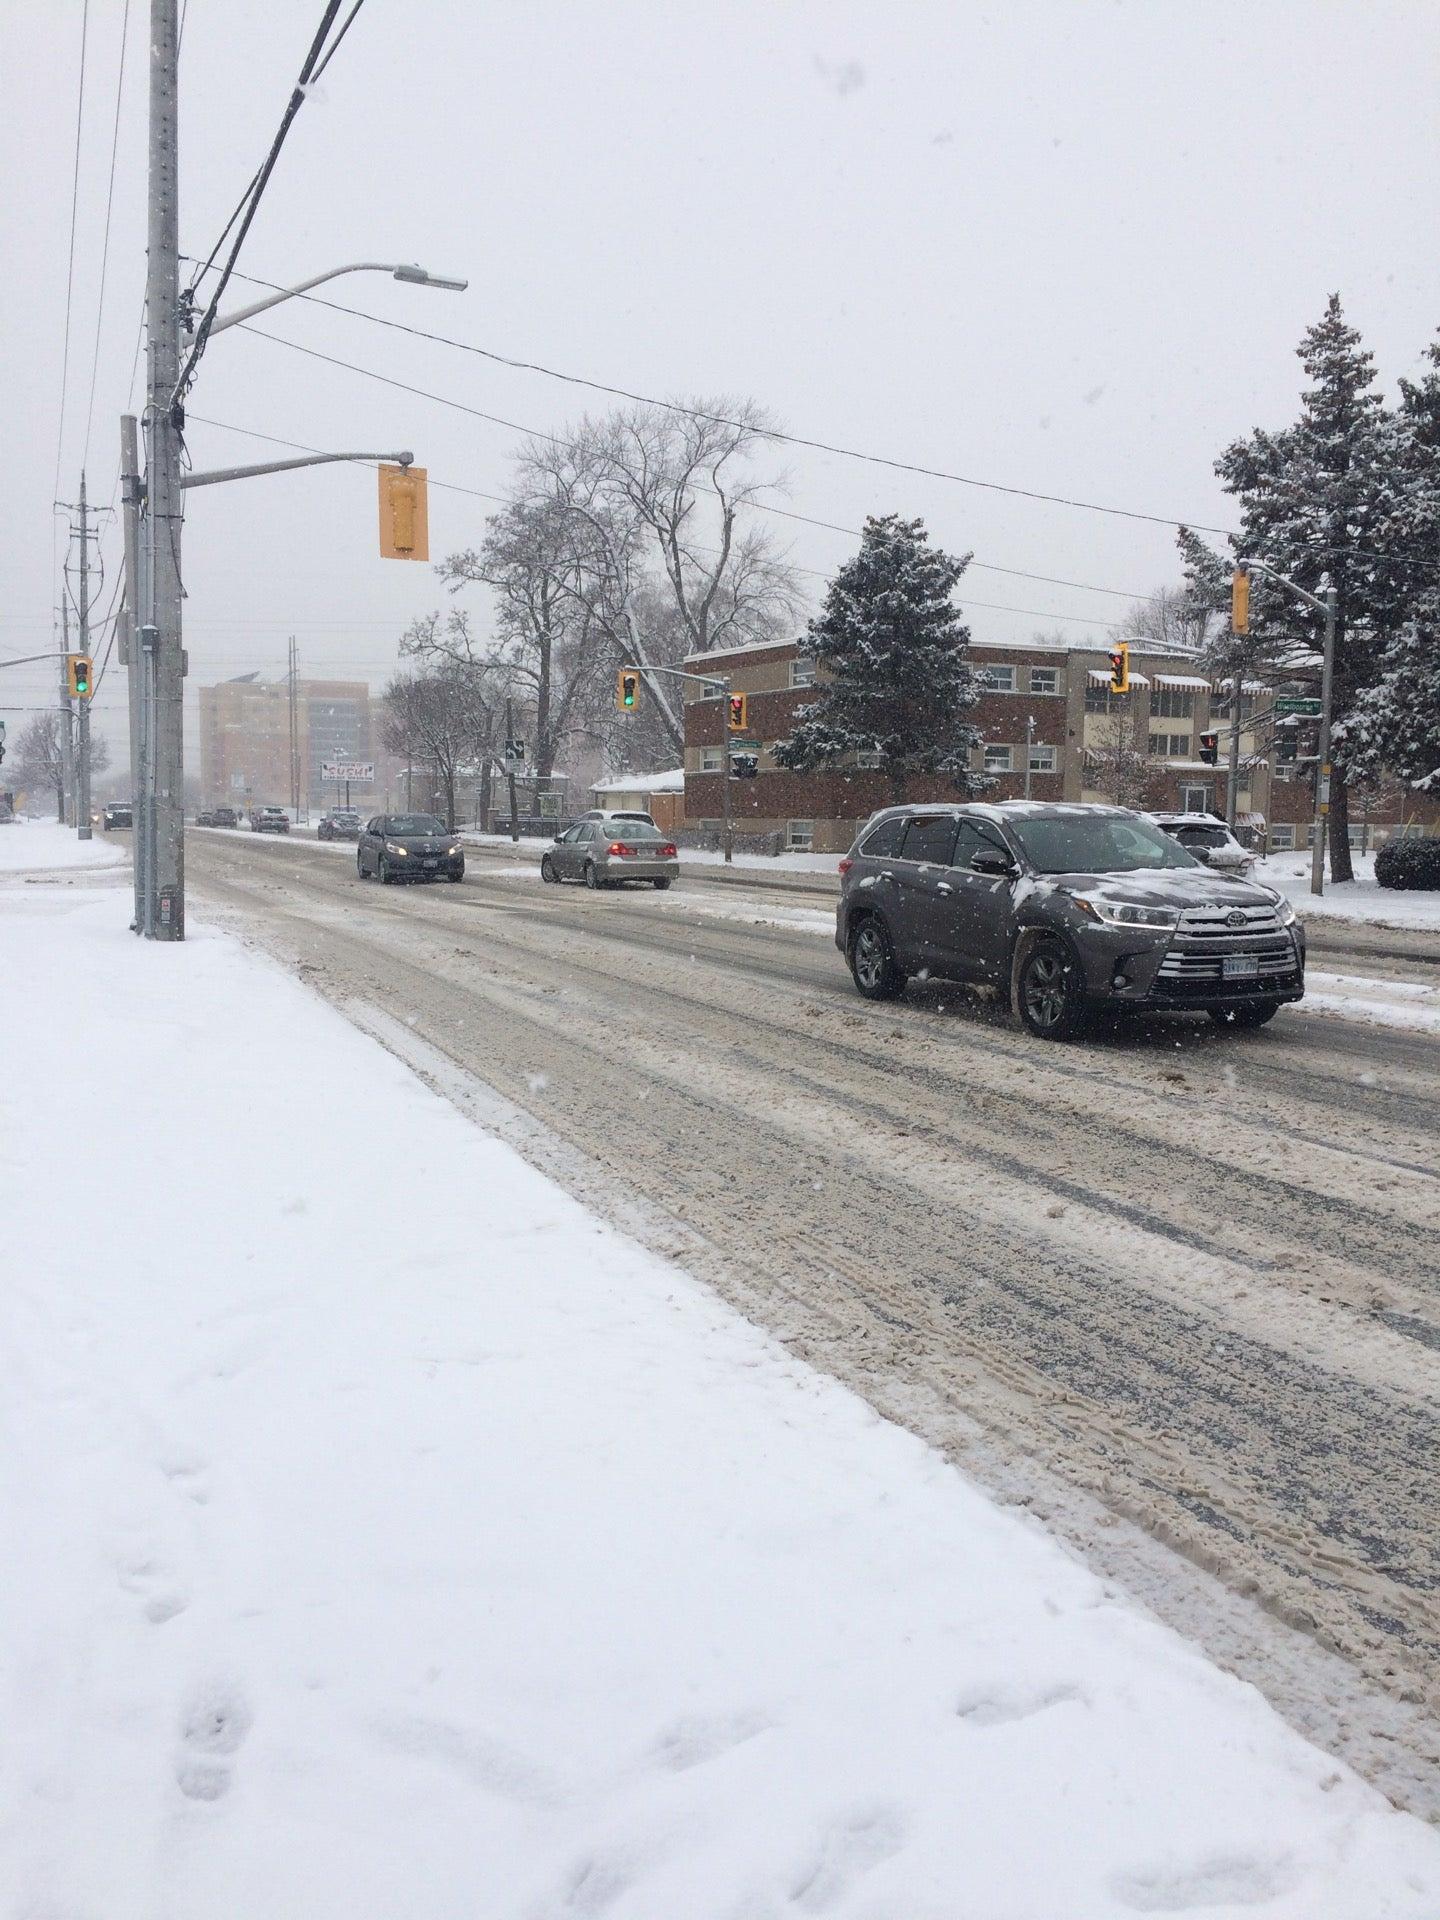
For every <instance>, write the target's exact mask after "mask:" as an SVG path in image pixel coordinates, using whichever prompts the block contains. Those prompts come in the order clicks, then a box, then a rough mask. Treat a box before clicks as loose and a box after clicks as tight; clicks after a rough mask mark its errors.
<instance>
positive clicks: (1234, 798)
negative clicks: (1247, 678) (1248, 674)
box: [1225, 654, 1254, 833]
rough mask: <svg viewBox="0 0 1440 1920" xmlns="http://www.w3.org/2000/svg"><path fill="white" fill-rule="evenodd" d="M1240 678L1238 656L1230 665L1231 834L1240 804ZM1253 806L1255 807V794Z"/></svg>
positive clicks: (1227, 782)
mask: <svg viewBox="0 0 1440 1920" xmlns="http://www.w3.org/2000/svg"><path fill="white" fill-rule="evenodd" d="M1240 676H1241V662H1240V656H1239V655H1238V654H1236V655H1235V656H1234V657H1233V658H1232V660H1231V663H1230V763H1229V767H1228V769H1227V771H1226V774H1225V824H1226V826H1227V827H1229V829H1230V831H1231V833H1234V831H1235V814H1236V810H1237V808H1238V806H1239V802H1240V698H1241V690H1242V687H1243V682H1242V680H1241V677H1240ZM1251 805H1252V806H1253V805H1254V794H1253V793H1252V794H1251Z"/></svg>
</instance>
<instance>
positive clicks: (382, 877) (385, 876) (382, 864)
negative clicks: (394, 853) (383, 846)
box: [375, 853, 390, 887]
mask: <svg viewBox="0 0 1440 1920" xmlns="http://www.w3.org/2000/svg"><path fill="white" fill-rule="evenodd" d="M375 878H376V879H377V880H378V881H379V882H380V884H381V886H382V887H388V886H389V884H390V862H389V861H388V860H387V859H386V858H385V856H384V854H383V853H382V854H381V856H380V858H379V860H378V861H377V862H376V866H375Z"/></svg>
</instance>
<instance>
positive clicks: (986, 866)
mask: <svg viewBox="0 0 1440 1920" xmlns="http://www.w3.org/2000/svg"><path fill="white" fill-rule="evenodd" d="M970 871H971V872H972V873H993V874H995V875H996V876H997V877H999V878H1003V879H1006V880H1008V879H1009V878H1010V876H1011V875H1012V874H1013V873H1014V872H1015V862H1014V861H1013V860H1012V859H1011V858H1010V856H1009V854H1008V853H1002V852H1001V851H1000V849H999V848H998V847H996V848H995V850H994V852H993V853H992V852H991V851H989V849H982V851H981V852H979V853H975V854H972V855H971V856H970Z"/></svg>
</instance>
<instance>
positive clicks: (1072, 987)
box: [1010, 935, 1085, 1040]
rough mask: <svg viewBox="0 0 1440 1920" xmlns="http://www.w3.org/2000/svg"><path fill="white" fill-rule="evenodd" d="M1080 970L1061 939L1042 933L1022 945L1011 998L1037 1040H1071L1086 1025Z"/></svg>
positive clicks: (1016, 963) (1017, 1011) (1028, 1030)
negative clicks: (1041, 935)
mask: <svg viewBox="0 0 1440 1920" xmlns="http://www.w3.org/2000/svg"><path fill="white" fill-rule="evenodd" d="M1078 982H1079V969H1078V968H1077V967H1076V965H1075V961H1074V958H1073V956H1072V955H1071V953H1070V950H1069V948H1068V947H1067V946H1066V945H1065V944H1064V942H1063V941H1060V940H1056V939H1054V938H1053V937H1051V936H1048V935H1047V936H1045V937H1043V938H1041V939H1039V940H1036V941H1034V942H1032V943H1031V944H1030V945H1028V946H1025V947H1022V948H1021V950H1020V953H1019V955H1018V956H1017V958H1016V961H1015V971H1014V975H1013V979H1012V985H1011V992H1010V998H1011V1003H1012V1005H1013V1006H1014V1009H1015V1013H1016V1017H1017V1018H1018V1019H1019V1021H1020V1024H1021V1026H1023V1027H1024V1028H1025V1030H1026V1032H1027V1033H1033V1034H1034V1035H1035V1037H1036V1039H1037V1040H1072V1039H1074V1037H1075V1035H1076V1034H1077V1033H1079V1032H1080V1030H1081V1028H1082V1027H1083V1026H1084V1024H1085V1009H1084V1003H1083V1001H1082V999H1081V995H1080V989H1079V984H1078Z"/></svg>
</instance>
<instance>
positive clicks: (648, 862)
mask: <svg viewBox="0 0 1440 1920" xmlns="http://www.w3.org/2000/svg"><path fill="white" fill-rule="evenodd" d="M679 871H680V856H679V853H678V851H677V849H676V846H675V842H674V841H673V840H669V839H667V838H666V836H665V835H664V834H663V833H661V831H660V829H659V828H658V827H657V826H656V825H655V823H654V821H653V820H650V819H649V818H647V817H645V816H643V815H640V814H635V813H626V814H619V813H604V814H596V815H593V816H588V815H587V816H584V817H582V818H581V819H579V820H577V821H576V822H575V824H574V826H573V827H567V828H566V829H565V831H564V832H563V833H562V834H559V835H557V837H556V839H555V841H554V842H553V844H552V845H551V846H550V847H549V848H548V849H547V850H546V852H545V853H544V855H543V856H542V857H541V861H540V878H541V879H542V880H549V881H552V882H558V881H561V880H583V881H584V882H585V885H586V886H587V887H618V886H619V885H620V884H621V883H622V882H623V881H626V880H648V881H649V882H650V884H651V886H652V887H654V888H655V889H656V890H657V892H662V893H663V892H664V890H665V888H666V887H668V886H669V885H670V883H671V881H672V880H674V878H675V876H676V875H677V874H678V873H679Z"/></svg>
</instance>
